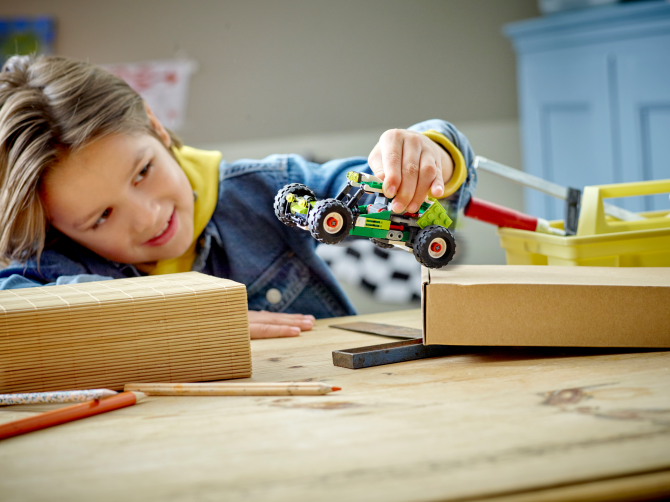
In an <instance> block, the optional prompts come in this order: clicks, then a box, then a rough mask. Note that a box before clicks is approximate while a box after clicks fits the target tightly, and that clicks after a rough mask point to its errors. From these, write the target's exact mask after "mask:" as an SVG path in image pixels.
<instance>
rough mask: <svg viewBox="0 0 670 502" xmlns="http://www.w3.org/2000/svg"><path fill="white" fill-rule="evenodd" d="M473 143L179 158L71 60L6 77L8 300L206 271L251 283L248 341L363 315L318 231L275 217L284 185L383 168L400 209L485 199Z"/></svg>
mask: <svg viewBox="0 0 670 502" xmlns="http://www.w3.org/2000/svg"><path fill="white" fill-rule="evenodd" d="M472 161H473V153H472V151H471V149H470V146H469V144H468V142H467V139H466V138H465V137H464V136H463V135H462V134H460V133H459V132H458V131H457V130H456V129H455V128H454V127H453V126H452V125H451V124H449V123H447V122H443V121H439V120H432V121H427V122H423V123H420V124H418V125H416V126H414V127H412V128H410V129H409V130H390V131H387V132H385V133H384V134H383V135H382V136H381V138H380V140H379V143H378V144H377V145H376V146H375V147H374V149H373V150H372V152H371V154H370V156H369V157H368V159H365V158H360V157H358V158H349V159H344V160H336V161H331V162H327V163H325V164H323V165H316V164H313V163H310V162H307V161H306V160H304V159H303V158H301V157H299V156H296V155H274V156H271V157H268V158H266V159H264V160H261V161H257V160H240V161H237V162H234V163H226V162H225V161H222V159H221V154H220V153H218V152H205V151H200V150H196V149H193V148H189V147H187V146H183V145H182V144H181V142H180V141H179V140H178V139H177V138H176V137H175V136H174V135H173V134H172V133H171V132H170V131H168V130H166V129H165V128H164V127H163V126H162V125H161V123H160V122H159V121H158V120H157V119H156V117H155V116H154V115H153V114H152V113H151V110H149V108H148V107H147V106H146V104H145V103H144V102H143V101H142V99H141V98H140V96H139V95H138V94H137V93H135V92H134V91H133V90H132V89H130V87H128V85H126V84H125V83H124V82H123V81H122V80H121V79H119V78H117V77H115V76H113V75H111V74H110V73H108V72H106V71H104V70H102V69H100V68H97V67H95V66H93V65H90V64H87V63H83V62H78V61H73V60H70V59H67V58H62V57H32V56H15V57H12V58H10V59H9V61H8V62H7V63H6V64H5V66H4V68H3V72H2V74H0V260H2V261H3V265H4V266H5V268H4V270H2V271H0V289H11V288H22V287H31V286H39V285H45V284H46V285H50V284H68V283H76V282H84V281H91V280H102V279H109V278H123V277H133V276H139V275H145V274H163V273H172V272H184V271H189V270H194V271H199V272H203V273H206V274H210V275H215V276H218V277H225V278H229V279H232V280H234V281H237V282H240V283H243V284H245V285H246V287H247V294H248V299H249V309H250V310H249V321H250V325H251V336H252V338H261V337H270V336H295V335H298V334H299V333H300V330H304V329H310V328H311V327H312V325H313V321H314V318H320V317H332V316H343V315H350V314H353V313H355V311H354V309H353V307H352V305H351V304H350V303H349V301H348V300H347V298H346V297H345V295H344V294H343V292H342V290H341V289H340V287H339V286H338V284H337V283H336V281H335V279H334V278H333V276H332V275H331V273H330V271H329V270H328V268H327V266H326V265H325V264H324V263H323V262H322V261H321V260H320V259H319V258H318V257H317V256H316V254H315V253H314V248H315V241H314V239H312V237H311V236H310V234H309V233H308V232H303V231H301V230H296V229H293V228H290V227H288V226H286V225H284V224H283V223H281V222H280V221H279V220H278V219H277V218H276V217H275V215H274V211H273V200H274V196H275V194H276V193H277V191H278V190H280V189H281V188H282V187H283V186H284V185H286V184H288V183H304V184H305V185H307V186H309V187H310V188H312V190H314V191H315V193H316V196H317V197H318V198H326V197H333V196H335V195H336V194H337V192H338V191H339V190H340V189H341V187H342V186H343V185H344V183H345V175H346V172H347V171H350V170H355V171H363V172H370V171H372V172H374V174H375V175H376V176H378V177H379V178H381V179H383V180H384V193H385V195H386V196H388V197H393V196H395V200H394V203H393V210H394V211H396V212H402V211H405V210H407V211H409V212H413V211H415V210H416V209H417V208H418V206H419V205H420V204H421V202H422V201H423V200H424V199H425V197H426V196H427V195H428V194H431V195H433V196H435V197H448V200H449V203H450V205H451V206H452V209H453V210H454V211H457V210H458V209H460V208H462V207H463V206H464V205H465V203H466V202H467V201H468V200H469V197H470V195H471V193H472V191H473V190H474V186H475V181H476V179H475V174H474V169H473V168H472Z"/></svg>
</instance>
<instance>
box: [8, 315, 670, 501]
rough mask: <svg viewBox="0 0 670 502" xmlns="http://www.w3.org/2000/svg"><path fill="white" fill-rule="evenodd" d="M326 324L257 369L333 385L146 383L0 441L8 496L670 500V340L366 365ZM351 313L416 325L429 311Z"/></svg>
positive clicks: (274, 348) (263, 354)
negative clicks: (150, 388)
mask: <svg viewBox="0 0 670 502" xmlns="http://www.w3.org/2000/svg"><path fill="white" fill-rule="evenodd" d="M353 319H354V318H343V319H336V320H333V319H330V320H323V321H318V322H317V325H316V327H315V329H314V330H313V331H311V332H308V333H304V334H303V335H302V336H300V337H298V338H292V339H275V340H254V341H252V344H251V347H252V354H253V367H254V370H253V371H254V374H253V377H252V378H251V379H250V380H251V381H259V382H266V381H269V382H278V381H305V380H310V381H321V382H328V383H331V384H333V385H338V386H341V387H342V389H343V390H342V391H341V392H335V393H332V394H329V395H325V396H299V397H150V398H148V399H147V400H145V401H143V402H142V403H139V404H137V405H136V406H132V407H130V408H125V409H122V410H117V411H115V412H111V413H107V414H104V415H99V416H96V417H92V418H88V419H85V420H80V421H77V422H72V423H69V424H64V425H60V426H57V427H53V428H51V429H45V430H42V431H38V432H34V433H31V434H27V435H24V436H19V437H15V438H11V439H8V440H5V441H2V442H0V499H1V500H2V501H3V502H9V501H22V502H23V501H32V500H48V501H50V502H52V501H68V502H72V501H79V500H86V501H89V500H96V501H108V500H109V501H119V500H142V501H152V500H161V501H220V500H226V501H236V500H250V501H251V500H253V501H255V500H263V501H303V500H304V501H331V500H332V501H344V500H346V501H358V500H360V501H366V502H367V501H377V500H379V501H424V500H425V501H429V500H431V501H432V500H444V501H447V500H449V501H456V500H458V501H465V500H468V501H469V500H494V501H500V502H502V501H511V500H515V501H531V500H532V501H550V500H552V501H553V500H631V499H635V500H637V499H643V498H644V499H646V498H645V497H650V496H652V495H655V496H659V495H661V494H665V495H668V496H670V352H668V351H649V350H647V351H635V350H627V351H623V350H602V349H599V350H595V349H588V350H584V349H556V348H552V349H537V348H526V349H522V348H479V349H472V350H468V351H467V352H466V353H464V354H459V355H454V356H448V357H443V358H435V359H426V360H420V361H411V362H405V363H400V364H395V365H387V366H379V367H375V368H366V369H360V370H349V369H344V368H339V367H335V366H333V364H332V358H331V353H332V351H333V350H337V349H346V348H353V347H360V346H364V345H373V344H379V343H386V342H389V341H391V340H389V339H386V338H382V337H379V336H373V335H365V334H360V333H354V332H346V331H342V330H337V329H332V328H328V325H329V324H334V323H337V322H349V321H351V320H353ZM355 320H363V321H372V322H382V323H388V324H395V325H400V326H407V327H414V328H420V327H421V314H420V312H419V311H415V310H412V311H404V312H397V313H384V314H374V315H367V316H360V317H357V318H355ZM55 406H57V405H35V406H13V407H6V408H0V422H4V421H9V420H13V419H16V418H19V417H23V416H28V415H29V414H31V413H36V412H41V411H46V410H48V409H53V408H54V407H55Z"/></svg>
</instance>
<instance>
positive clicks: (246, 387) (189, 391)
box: [124, 382, 341, 396]
mask: <svg viewBox="0 0 670 502" xmlns="http://www.w3.org/2000/svg"><path fill="white" fill-rule="evenodd" d="M124 390H126V391H133V392H135V391H139V392H144V393H145V394H148V395H150V396H314V395H323V394H328V393H329V392H335V391H338V390H341V389H340V387H333V386H331V385H326V384H324V383H320V382H276V383H275V382H269V383H263V382H258V383H257V382H252V383H129V384H126V386H125V388H124Z"/></svg>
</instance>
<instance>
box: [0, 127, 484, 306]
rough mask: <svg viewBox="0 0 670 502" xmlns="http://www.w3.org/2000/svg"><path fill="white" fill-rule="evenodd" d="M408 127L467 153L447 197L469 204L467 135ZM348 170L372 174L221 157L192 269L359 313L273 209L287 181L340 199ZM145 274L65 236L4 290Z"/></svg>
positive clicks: (265, 302) (345, 162) (281, 299)
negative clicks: (459, 179) (462, 176)
mask: <svg viewBox="0 0 670 502" xmlns="http://www.w3.org/2000/svg"><path fill="white" fill-rule="evenodd" d="M410 129H411V130H415V131H418V132H421V131H426V130H428V129H435V130H437V131H439V132H441V133H443V134H444V135H446V136H447V137H448V138H449V139H450V140H451V141H452V143H454V145H455V146H456V147H457V148H459V149H460V151H461V152H462V153H463V156H464V158H465V163H466V165H467V166H468V173H467V179H466V181H465V182H464V183H463V185H462V186H461V188H459V190H458V191H456V192H455V193H454V194H452V195H451V196H450V197H449V201H448V202H449V205H450V206H451V208H452V210H453V211H454V212H456V211H457V210H459V209H461V208H462V207H464V206H465V204H466V203H467V202H468V200H469V199H470V196H471V195H472V193H473V191H474V189H475V185H476V174H475V171H474V168H473V160H474V154H473V152H472V149H471V148H470V145H469V143H468V140H467V139H466V138H465V136H463V135H462V134H461V133H460V132H458V131H457V130H456V128H455V127H454V126H453V125H451V124H449V123H447V122H444V121H441V120H429V121H425V122H421V123H419V124H417V125H415V126H413V127H411V128H410ZM347 171H360V172H368V173H369V172H371V171H370V167H369V166H368V164H367V159H366V158H364V157H352V158H348V159H341V160H333V161H330V162H326V163H325V164H322V165H319V164H314V163H311V162H308V161H306V160H305V159H303V158H302V157H300V156H297V155H272V156H270V157H267V158H265V159H263V160H246V159H243V160H238V161H237V162H233V163H226V162H225V161H222V162H221V165H220V167H219V194H218V202H217V206H216V209H215V211H214V215H213V216H212V218H211V220H210V221H209V223H208V224H207V226H206V228H205V230H204V232H203V233H202V234H201V236H200V238H199V241H198V252H197V258H196V260H195V262H194V263H193V267H192V270H194V271H197V272H202V273H205V274H209V275H214V276H217V277H223V278H227V279H232V280H234V281H237V282H240V283H242V284H244V285H245V286H246V288H247V297H248V300H249V309H250V310H268V311H270V312H289V313H303V314H312V315H314V316H315V317H317V318H323V317H335V316H344V315H351V314H355V310H354V308H353V306H352V305H351V303H350V302H349V300H348V299H347V297H346V296H345V295H344V293H343V291H342V289H341V288H340V286H339V285H338V284H337V282H336V280H335V278H334V277H333V275H332V274H331V272H330V270H329V268H328V266H327V265H326V264H325V263H324V262H323V261H322V260H321V259H320V258H319V257H318V256H317V255H316V253H315V252H314V250H315V247H316V241H315V240H314V239H313V238H312V236H311V234H310V233H309V232H305V231H304V230H301V229H298V228H292V227H288V226H286V225H284V224H283V223H281V222H280V221H279V220H278V219H277V217H276V216H275V214H274V209H273V202H274V197H275V195H276V193H277V192H278V191H279V190H280V189H281V188H282V187H283V186H284V185H287V184H289V183H303V184H305V185H307V186H308V187H310V188H311V189H312V190H314V192H315V194H316V196H317V198H318V199H322V198H328V197H334V196H335V195H337V193H338V192H339V191H340V190H341V188H342V187H343V186H344V184H345V183H346V173H347ZM140 275H143V274H142V273H141V272H139V271H138V270H137V269H136V268H135V267H134V266H133V265H128V264H122V263H115V262H111V261H108V260H105V259H103V258H101V257H100V256H98V255H96V254H95V253H93V252H92V251H89V250H88V249H86V248H84V247H82V246H80V245H79V244H77V243H75V242H73V241H71V240H70V239H68V238H67V237H65V236H63V235H59V236H58V237H57V238H56V239H55V241H54V242H53V243H52V244H50V245H48V246H47V247H46V249H45V250H44V252H43V253H42V256H41V259H40V266H39V269H38V267H37V263H36V262H35V261H34V260H31V261H28V262H27V263H23V264H19V263H12V264H11V265H10V266H9V267H8V268H6V269H5V270H2V271H0V289H16V288H23V287H34V286H41V285H53V284H72V283H78V282H88V281H96V280H104V279H119V278H124V277H134V276H140ZM269 291H271V293H270V294H268V292H269ZM277 292H279V294H277Z"/></svg>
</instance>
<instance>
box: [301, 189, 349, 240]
mask: <svg viewBox="0 0 670 502" xmlns="http://www.w3.org/2000/svg"><path fill="white" fill-rule="evenodd" d="M353 221H354V220H353V217H352V215H351V211H350V210H349V208H348V207H347V206H345V205H344V204H343V203H342V202H340V201H339V200H336V199H326V200H321V201H319V202H317V203H316V204H314V206H312V209H310V211H309V216H308V225H309V231H310V232H311V233H312V237H314V238H315V239H316V240H317V241H319V242H323V243H324V244H337V243H338V242H342V241H343V240H344V239H345V238H346V237H347V236H348V235H349V232H350V231H351V229H352V228H353V226H354V223H353Z"/></svg>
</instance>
